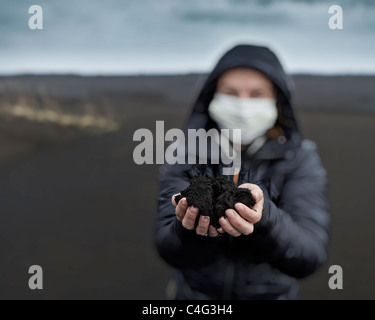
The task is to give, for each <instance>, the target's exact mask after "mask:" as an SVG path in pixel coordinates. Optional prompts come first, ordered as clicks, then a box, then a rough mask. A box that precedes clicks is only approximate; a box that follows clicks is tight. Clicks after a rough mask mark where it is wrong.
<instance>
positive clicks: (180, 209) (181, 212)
mask: <svg viewBox="0 0 375 320" xmlns="http://www.w3.org/2000/svg"><path fill="white" fill-rule="evenodd" d="M187 208H188V203H187V201H186V198H182V199H181V200H180V201H179V202H178V204H177V206H176V210H175V213H176V217H177V220H178V221H182V219H183V218H184V217H185V214H186V210H187Z"/></svg>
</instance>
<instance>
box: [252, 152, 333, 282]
mask: <svg viewBox="0 0 375 320" xmlns="http://www.w3.org/2000/svg"><path fill="white" fill-rule="evenodd" d="M295 160H296V162H297V164H296V166H295V167H294V168H293V170H292V171H291V172H289V173H288V175H287V177H286V179H285V181H284V184H283V187H282V191H281V194H280V196H279V198H278V200H277V204H276V203H275V202H273V201H271V199H270V197H269V194H268V193H267V191H266V188H263V187H262V186H261V188H262V189H263V193H264V207H263V214H262V218H261V220H260V221H259V222H258V223H257V224H255V227H254V233H253V236H254V239H253V240H255V243H254V245H256V251H257V253H258V258H260V259H261V260H262V261H267V262H269V263H270V264H272V265H273V266H274V267H276V268H278V269H279V270H280V271H282V272H284V273H286V274H288V275H291V276H293V277H296V278H303V277H306V276H308V275H310V274H312V273H313V272H314V271H315V270H317V269H318V268H319V267H320V266H321V265H322V264H324V263H325V261H326V259H327V252H328V244H329V227H330V213H329V205H328V200H327V175H326V171H325V169H324V168H323V166H322V165H321V162H320V158H319V156H318V154H317V152H316V150H315V147H311V145H310V146H309V147H308V148H306V147H305V148H302V149H301V150H299V151H298V152H297V154H296V157H295Z"/></svg>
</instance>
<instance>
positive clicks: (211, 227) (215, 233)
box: [208, 226, 219, 237]
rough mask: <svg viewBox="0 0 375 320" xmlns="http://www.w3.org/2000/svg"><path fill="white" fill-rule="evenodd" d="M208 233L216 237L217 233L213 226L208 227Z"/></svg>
mask: <svg viewBox="0 0 375 320" xmlns="http://www.w3.org/2000/svg"><path fill="white" fill-rule="evenodd" d="M208 234H209V236H210V237H217V236H218V235H219V233H218V231H217V230H216V228H215V227H213V226H210V227H209V229H208Z"/></svg>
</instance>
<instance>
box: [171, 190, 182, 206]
mask: <svg viewBox="0 0 375 320" xmlns="http://www.w3.org/2000/svg"><path fill="white" fill-rule="evenodd" d="M178 195H180V193H176V194H174V195H173V196H172V198H171V202H172V204H173V205H174V206H177V203H176V200H175V198H174V197H176V196H178Z"/></svg>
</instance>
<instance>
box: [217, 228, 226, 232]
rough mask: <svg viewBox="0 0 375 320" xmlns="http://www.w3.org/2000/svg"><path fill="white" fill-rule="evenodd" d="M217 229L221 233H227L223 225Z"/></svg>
mask: <svg viewBox="0 0 375 320" xmlns="http://www.w3.org/2000/svg"><path fill="white" fill-rule="evenodd" d="M216 230H217V232H219V233H225V231H224V230H223V228H222V227H220V228H217V229H216Z"/></svg>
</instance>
